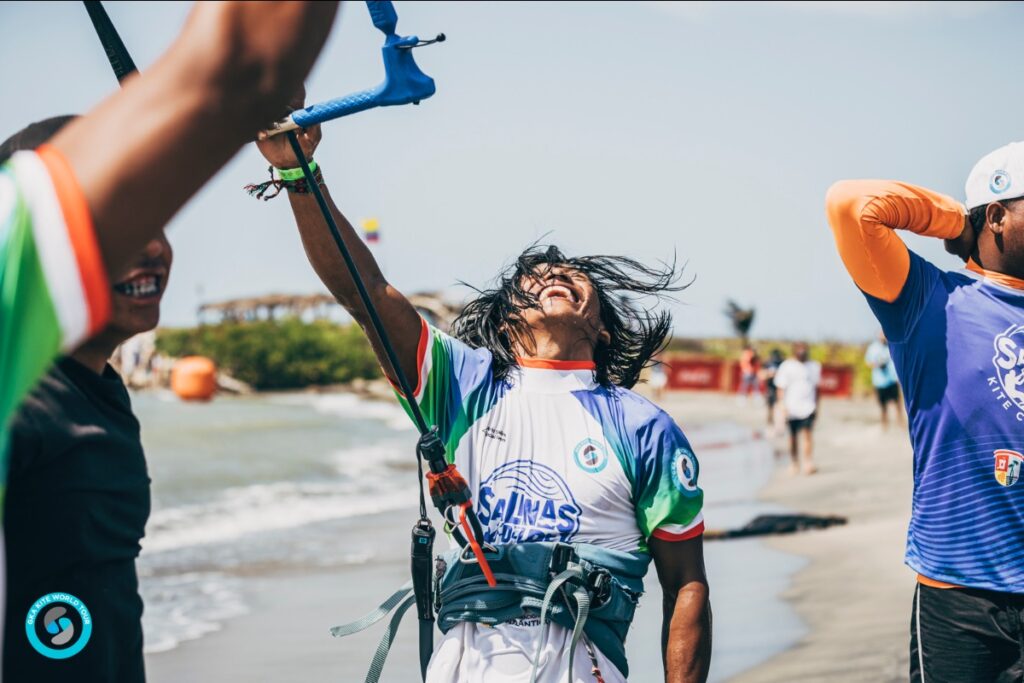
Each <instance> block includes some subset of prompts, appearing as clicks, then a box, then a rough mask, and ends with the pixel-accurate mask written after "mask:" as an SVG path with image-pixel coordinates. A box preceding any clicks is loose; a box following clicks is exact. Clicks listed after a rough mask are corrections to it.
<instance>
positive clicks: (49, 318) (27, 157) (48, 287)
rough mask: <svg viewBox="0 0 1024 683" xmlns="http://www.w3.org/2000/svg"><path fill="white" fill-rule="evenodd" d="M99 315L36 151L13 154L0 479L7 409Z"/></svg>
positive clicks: (4, 268)
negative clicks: (92, 315) (89, 299)
mask: <svg viewBox="0 0 1024 683" xmlns="http://www.w3.org/2000/svg"><path fill="white" fill-rule="evenodd" d="M76 189H77V188H76ZM90 230H91V227H90ZM96 322H97V321H92V320H90V319H89V309H88V306H87V304H86V301H85V291H84V286H83V284H82V278H81V272H80V262H79V259H78V258H77V255H76V253H75V249H74V246H73V244H72V241H71V239H70V237H69V233H68V227H67V225H66V224H65V221H64V218H63V212H62V210H61V206H60V201H59V199H58V193H57V191H56V189H55V188H54V185H53V182H52V180H51V178H50V176H49V174H48V172H47V169H46V167H45V165H44V164H43V162H42V161H41V160H40V159H39V158H38V157H37V156H36V155H35V154H32V153H29V152H22V153H19V154H16V155H15V156H14V157H13V158H12V159H11V160H10V161H9V162H8V163H6V164H4V165H3V166H0V453H2V454H3V460H2V468H3V469H2V470H0V481H2V480H3V478H4V477H3V474H2V473H5V472H6V449H7V441H8V439H7V427H8V423H9V421H10V418H11V416H12V414H13V413H14V411H15V410H16V409H17V407H18V405H19V404H20V402H21V400H22V399H23V398H24V396H25V395H26V394H27V393H28V391H29V390H30V389H31V388H32V387H33V386H34V385H35V383H36V381H37V380H38V379H39V378H40V377H41V376H42V375H43V373H44V372H45V371H46V369H47V368H48V367H49V365H50V364H51V363H52V361H53V359H54V357H55V356H56V355H57V354H58V353H59V352H60V350H61V349H62V348H65V349H66V348H71V347H73V346H74V345H76V344H77V343H78V342H80V341H81V340H82V338H83V337H84V336H85V335H86V334H87V333H88V332H89V330H90V328H92V327H93V326H94V324H95V323H96Z"/></svg>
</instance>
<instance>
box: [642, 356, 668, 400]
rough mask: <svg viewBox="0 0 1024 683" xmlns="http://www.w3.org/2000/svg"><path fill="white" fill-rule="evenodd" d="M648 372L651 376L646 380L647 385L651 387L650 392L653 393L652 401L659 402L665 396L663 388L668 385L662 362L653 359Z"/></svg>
mask: <svg viewBox="0 0 1024 683" xmlns="http://www.w3.org/2000/svg"><path fill="white" fill-rule="evenodd" d="M650 372H651V374H650V377H648V379H647V384H648V385H649V386H650V387H651V391H652V392H653V393H654V400H655V401H660V400H661V399H662V398H663V397H664V395H665V386H666V385H667V384H668V373H666V372H665V364H664V362H662V361H661V360H659V359H658V358H655V359H654V364H653V365H652V366H651V370H650Z"/></svg>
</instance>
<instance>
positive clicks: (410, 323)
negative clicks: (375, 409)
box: [257, 102, 423, 391]
mask: <svg viewBox="0 0 1024 683" xmlns="http://www.w3.org/2000/svg"><path fill="white" fill-rule="evenodd" d="M296 104H297V102H296ZM297 132H298V133H299V135H298V137H299V143H300V145H301V146H302V148H303V153H304V154H305V155H306V157H307V158H312V156H313V151H314V150H315V149H316V146H317V145H318V144H319V142H320V127H319V126H312V127H310V128H309V129H307V130H305V131H297ZM257 145H258V146H259V148H260V151H261V152H262V153H263V156H265V157H266V158H267V161H269V162H270V164H271V165H272V166H274V167H275V168H279V169H281V168H295V167H296V166H298V160H297V159H296V158H295V154H294V152H293V151H292V148H291V145H290V144H289V143H288V140H287V139H286V137H285V136H284V135H277V136H275V137H272V138H270V139H268V140H263V141H261V142H258V143H257ZM321 189H322V191H323V193H324V198H325V199H326V200H327V205H328V207H329V208H330V210H331V214H332V215H333V216H334V221H335V223H337V225H338V229H339V231H340V232H341V237H342V240H344V243H345V245H346V246H347V247H348V249H349V251H350V252H351V254H352V258H353V260H354V261H355V263H356V266H357V267H358V269H359V273H360V275H361V276H362V278H363V282H364V283H365V285H366V289H367V291H368V292H369V294H370V299H371V301H372V302H373V304H374V306H375V307H376V308H377V311H378V313H379V314H380V318H381V321H382V322H383V323H384V327H385V328H386V329H387V331H388V333H389V336H390V339H391V342H392V345H393V347H394V350H395V353H396V354H397V356H398V362H399V364H400V365H401V367H402V371H403V372H404V373H405V376H406V377H407V378H409V381H410V382H411V383H412V384H413V385H414V386H413V387H412V388H413V390H414V391H415V389H416V387H415V385H416V381H417V377H418V375H419V357H418V350H419V344H420V341H421V339H420V337H421V332H422V327H423V321H422V319H421V318H420V315H419V313H417V312H416V309H415V308H413V306H412V304H410V303H409V301H408V300H407V299H406V298H405V296H403V295H402V293H401V292H399V291H398V290H397V289H395V288H394V287H392V286H391V285H390V284H389V283H388V282H387V281H386V280H385V279H384V275H383V273H381V271H380V267H379V266H378V265H377V261H376V259H374V257H373V254H372V253H370V250H369V248H367V246H366V245H365V244H364V243H363V241H362V240H361V239H359V236H358V235H357V234H356V231H355V230H354V229H353V228H352V225H351V224H350V223H349V222H348V220H347V219H346V218H345V216H344V215H342V213H341V211H339V210H338V207H337V206H335V204H334V200H333V199H332V198H331V195H330V192H329V191H328V190H327V187H325V186H321ZM288 199H289V201H290V202H291V206H292V212H293V213H294V214H295V222H296V223H297V224H298V227H299V234H300V235H301V237H302V245H303V247H305V249H306V256H307V257H308V258H309V262H310V264H312V266H313V270H315V271H316V274H317V275H318V276H320V279H321V280H322V281H323V283H324V284H325V285H327V288H328V289H329V290H330V291H331V294H333V295H334V296H335V298H337V299H338V302H339V303H341V305H342V306H344V307H345V309H346V310H347V311H348V312H349V313H350V314H351V315H352V317H353V318H355V319H356V321H357V322H358V323H359V324H360V325H361V326H362V327H363V330H364V331H365V332H366V335H367V337H369V339H370V343H371V344H372V345H373V350H374V352H375V353H376V354H377V359H378V360H379V361H380V364H381V367H382V368H384V371H385V372H386V373H387V375H388V377H389V378H390V379H391V381H392V382H396V383H397V377H396V376H395V372H394V371H393V370H392V369H391V365H390V363H388V360H387V357H386V355H385V353H384V350H383V346H382V345H381V343H380V340H379V339H378V338H377V335H376V334H374V332H373V329H372V328H371V326H370V320H369V317H368V316H367V313H366V309H365V308H364V306H363V304H362V301H361V300H360V298H359V293H358V291H357V289H356V284H355V281H354V280H353V279H352V276H351V274H350V273H349V271H348V267H347V266H346V264H345V261H344V259H343V258H342V256H341V252H340V251H339V250H338V247H337V245H336V244H335V242H334V238H333V237H332V236H331V233H330V230H329V228H328V226H327V224H326V222H325V221H324V217H323V215H322V214H321V213H320V208H319V206H318V205H317V202H316V198H315V197H314V196H313V195H312V194H298V193H295V192H289V193H288Z"/></svg>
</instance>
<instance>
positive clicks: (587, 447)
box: [572, 439, 608, 474]
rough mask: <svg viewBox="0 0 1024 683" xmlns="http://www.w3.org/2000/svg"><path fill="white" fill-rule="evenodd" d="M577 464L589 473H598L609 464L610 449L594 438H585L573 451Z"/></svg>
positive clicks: (573, 457)
mask: <svg viewBox="0 0 1024 683" xmlns="http://www.w3.org/2000/svg"><path fill="white" fill-rule="evenodd" d="M572 459H573V460H575V461H576V466H577V467H579V468H580V469H581V470H583V471H584V472H586V473H588V474H597V473H598V472H600V471H601V470H603V469H604V467H605V465H607V464H608V451H607V450H606V449H605V447H604V446H603V445H602V444H600V443H599V442H597V441H594V440H593V439H583V441H580V442H579V443H578V444H576V448H574V449H573V451H572Z"/></svg>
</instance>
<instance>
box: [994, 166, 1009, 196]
mask: <svg viewBox="0 0 1024 683" xmlns="http://www.w3.org/2000/svg"><path fill="white" fill-rule="evenodd" d="M1012 184H1013V182H1012V180H1011V178H1010V174H1009V173H1007V172H1006V171H1004V170H1002V169H1000V170H998V171H993V172H992V176H991V177H990V178H989V179H988V189H990V190H992V192H993V193H994V194H1002V193H1004V192H1006V191H1007V190H1009V189H1010V185H1012Z"/></svg>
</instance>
